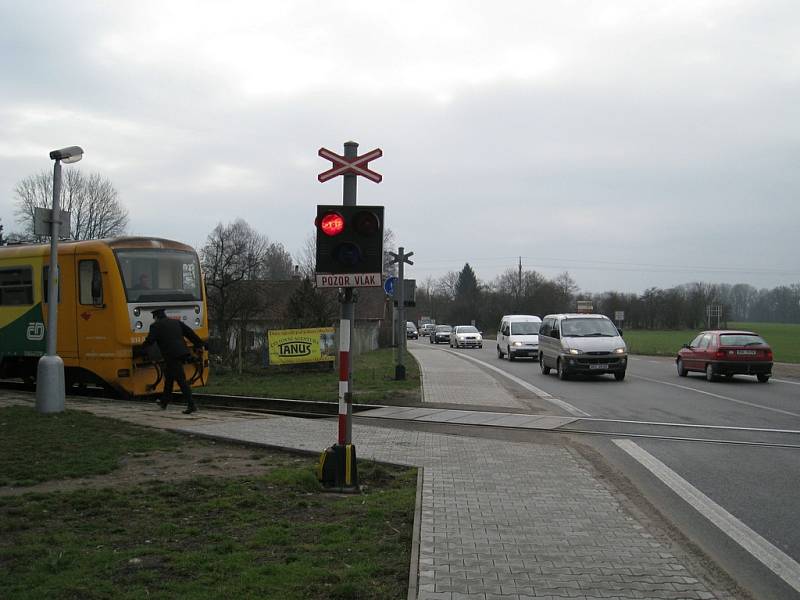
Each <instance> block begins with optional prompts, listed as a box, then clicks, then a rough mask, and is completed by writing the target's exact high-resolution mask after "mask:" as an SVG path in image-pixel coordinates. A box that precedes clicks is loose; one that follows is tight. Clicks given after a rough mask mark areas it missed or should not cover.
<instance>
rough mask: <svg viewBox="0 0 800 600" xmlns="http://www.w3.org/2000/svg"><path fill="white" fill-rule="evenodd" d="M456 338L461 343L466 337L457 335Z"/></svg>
mask: <svg viewBox="0 0 800 600" xmlns="http://www.w3.org/2000/svg"><path fill="white" fill-rule="evenodd" d="M456 337H457V338H458V339H459V340H462V341H463V340H465V339H466V336H464V335H457V336H456Z"/></svg>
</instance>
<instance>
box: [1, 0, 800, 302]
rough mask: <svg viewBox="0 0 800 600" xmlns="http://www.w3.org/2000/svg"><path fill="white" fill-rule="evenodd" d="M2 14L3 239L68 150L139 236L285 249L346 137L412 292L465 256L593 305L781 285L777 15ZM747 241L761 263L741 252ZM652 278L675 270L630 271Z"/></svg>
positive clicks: (490, 10)
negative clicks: (255, 237) (551, 279)
mask: <svg viewBox="0 0 800 600" xmlns="http://www.w3.org/2000/svg"><path fill="white" fill-rule="evenodd" d="M6 12H7V13H8V14H7V15H5V16H7V19H4V21H3V22H2V24H0V68H2V69H3V73H4V78H3V81H0V92H2V93H0V128H2V130H3V131H4V136H3V140H2V142H0V158H2V160H0V190H2V191H3V192H4V193H5V197H6V198H8V199H9V201H8V202H7V203H6V204H5V205H3V206H2V209H0V217H2V218H3V219H4V223H5V224H6V225H7V229H10V228H11V227H9V225H10V224H11V223H12V222H13V202H12V199H13V187H14V185H15V183H16V182H17V181H19V180H20V179H21V178H23V177H25V176H27V175H29V174H31V173H34V172H39V171H41V170H43V169H51V168H52V163H51V162H50V161H49V158H48V156H47V154H48V152H49V151H50V150H52V149H54V148H57V147H61V146H67V145H73V144H77V145H81V146H82V147H83V148H84V149H85V151H86V154H85V158H84V161H83V162H82V163H80V164H79V167H80V168H82V169H88V170H99V171H101V172H102V173H103V174H104V175H106V176H108V177H109V178H110V179H111V180H112V181H113V182H114V184H115V185H116V187H117V188H118V190H119V192H120V198H121V200H122V201H123V202H124V203H125V205H126V206H127V207H128V208H129V210H130V212H131V223H132V229H134V230H135V232H136V233H142V234H148V233H152V234H154V235H161V236H165V237H171V238H175V239H183V240H185V241H188V242H190V243H192V244H201V243H202V242H203V240H204V239H205V236H206V235H207V233H208V232H209V231H210V230H211V229H212V228H213V227H214V226H215V225H216V223H218V222H230V221H233V220H234V219H235V218H237V217H244V218H246V219H247V220H248V222H249V223H251V224H252V225H253V226H254V227H255V228H256V229H258V230H260V231H262V232H263V233H265V234H266V235H268V236H269V237H270V238H271V239H273V240H274V241H278V242H281V243H283V244H284V245H285V246H286V247H287V248H288V249H289V250H291V251H298V250H299V249H300V248H301V247H302V245H303V243H304V241H305V239H306V237H307V236H308V235H309V234H310V233H311V232H312V231H313V229H312V225H311V223H312V220H313V214H314V213H315V209H314V206H315V205H316V204H327V203H335V202H339V201H341V183H340V181H338V180H337V181H333V182H329V183H327V184H324V185H323V184H319V183H318V182H317V181H316V175H317V173H319V172H321V171H323V170H325V169H326V168H327V163H326V162H325V161H322V160H321V159H319V158H318V157H317V155H316V153H317V150H318V149H319V147H320V146H325V147H328V148H330V149H331V150H334V151H337V152H339V151H341V146H342V143H343V142H345V141H347V140H351V139H354V140H356V141H358V142H359V143H360V144H361V146H360V151H362V152H365V151H368V150H370V149H372V148H374V147H381V148H382V149H383V151H384V157H383V158H381V159H380V160H379V161H375V162H374V163H373V164H372V165H371V166H372V168H374V169H375V170H377V171H379V172H381V173H382V174H383V175H384V181H383V183H381V184H380V185H375V184H372V183H370V182H367V181H363V180H362V181H360V182H359V186H358V195H359V196H358V198H359V203H372V204H384V205H385V206H386V211H387V212H386V214H387V225H388V226H389V227H391V228H392V229H393V230H394V231H395V234H396V239H397V241H398V243H400V244H402V245H403V246H404V247H405V248H406V249H407V250H408V249H411V250H414V251H415V258H416V260H415V263H416V264H415V266H414V267H411V268H410V270H409V272H410V273H411V276H414V272H415V271H416V272H417V273H420V274H424V275H425V276H427V275H431V276H439V275H441V274H443V273H445V272H446V271H449V270H456V269H460V268H461V267H462V266H463V264H464V262H466V261H468V260H469V261H470V263H471V264H473V266H474V267H475V269H476V272H477V274H478V276H479V277H481V278H482V279H485V280H490V279H492V278H493V277H494V276H495V275H496V274H497V273H499V272H501V271H502V270H504V269H505V268H509V267H513V266H514V265H515V264H516V262H517V260H518V259H519V257H520V256H523V257H525V259H524V262H525V265H526V266H530V268H538V269H541V270H542V272H545V273H546V274H555V273H557V272H560V271H563V270H565V269H567V268H568V269H570V270H571V271H575V272H574V275H575V277H576V279H577V280H578V283H579V284H580V285H581V286H582V287H584V288H586V289H590V290H603V289H611V288H615V287H617V288H619V289H624V290H637V289H643V288H645V287H648V286H652V285H659V286H668V285H674V284H677V283H681V282H683V281H686V280H690V279H696V278H699V277H709V278H716V280H722V281H729V282H733V280H734V279H736V277H735V273H736V271H735V269H739V270H740V272H741V274H742V278H743V280H745V281H747V282H751V283H754V284H756V285H765V286H773V285H776V284H778V283H787V282H793V281H798V280H800V272H798V270H797V269H796V268H795V266H794V264H793V262H792V261H793V259H792V257H793V256H794V255H795V254H796V253H795V252H794V238H795V233H794V231H793V224H794V223H796V222H797V221H798V217H800V208H798V207H797V206H798V205H797V203H796V201H795V199H796V196H797V192H798V176H797V175H795V173H796V171H797V170H796V168H795V166H794V165H795V164H796V162H797V156H798V149H799V148H800V143H799V142H800V118H798V117H800V114H798V113H799V112H800V109H798V107H799V106H800V102H799V101H800V97H799V96H800V94H799V93H798V92H800V86H799V85H798V78H800V75H798V73H800V69H799V68H798V67H800V64H798V62H800V52H798V50H799V49H800V48H798V44H799V43H798V41H797V40H798V39H800V35H798V34H800V32H799V31H798V25H797V23H800V20H799V19H798V16H800V15H798V13H800V7H798V6H797V5H796V3H793V2H788V1H777V0H776V1H766V2H764V1H759V2H756V1H755V0H740V1H737V2H729V1H723V0H718V1H717V0H713V1H712V0H707V1H702V0H700V1H697V0H693V1H688V0H687V1H676V2H669V3H657V2H641V1H639V0H628V1H616V2H604V3H583V2H573V1H562V2H551V3H533V4H532V3H529V2H513V1H509V0H507V1H504V2H499V3H495V4H493V5H492V6H489V5H487V4H485V3H480V2H463V1H455V0H454V1H434V2H430V1H426V2H421V1H412V2H404V3H402V4H400V5H397V6H392V7H387V6H386V5H384V4H381V3H368V2H361V1H354V0H353V1H344V2H337V3H336V4H320V3H317V2H309V1H306V2H292V3H277V2H260V3H256V2H242V1H238V2H237V1H234V2H228V3H225V4H219V3H214V2H196V1H195V2H188V1H186V2H183V1H181V2H170V3H166V4H164V3H162V2H155V1H143V2H137V3H135V4H106V5H103V4H96V3H90V2H82V1H80V0H78V1H75V2H71V3H69V4H66V3H64V4H59V3H56V4H48V5H47V6H44V5H39V4H37V3H27V4H22V5H20V6H15V9H14V11H13V12H12V11H6ZM154 215H158V217H159V218H158V219H156V218H154ZM759 236H760V238H761V239H760V241H759V243H758V251H757V252H755V251H752V250H750V249H749V248H750V246H749V244H750V243H752V241H748V242H744V247H745V248H746V249H745V250H741V249H738V248H736V247H737V246H738V245H739V244H741V243H742V242H741V241H740V240H752V237H755V238H756V239H758V238H759ZM554 249H555V250H557V251H555V252H554ZM697 254H700V255H701V256H702V261H699V260H698V259H697V258H696V255H697ZM654 264H660V265H670V264H672V265H678V266H680V268H679V269H676V270H672V271H668V270H666V269H654V268H652V267H648V266H641V265H654ZM637 265H639V266H637ZM692 265H701V266H702V265H705V266H709V265H710V266H712V267H713V266H718V267H725V269H727V270H725V269H720V270H719V271H717V272H712V271H708V270H706V271H703V270H700V269H693V267H692ZM767 267H769V268H774V269H777V270H779V271H780V273H776V272H772V271H769V272H768V271H767V270H766V268H767ZM731 268H733V269H734V272H733V274H732V273H731V271H730V269H731ZM758 269H762V270H761V271H759V270H758ZM420 278H423V277H422V276H420Z"/></svg>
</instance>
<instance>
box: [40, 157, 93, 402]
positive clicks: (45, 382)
mask: <svg viewBox="0 0 800 600" xmlns="http://www.w3.org/2000/svg"><path fill="white" fill-rule="evenodd" d="M50 158H51V159H52V160H54V161H56V162H55V165H54V166H53V208H52V210H51V212H50V274H49V276H48V282H47V284H48V287H47V328H46V330H47V349H46V353H45V355H44V356H42V357H41V358H40V359H39V364H38V365H37V366H36V410H37V411H39V412H41V413H55V412H63V411H64V361H63V360H61V357H60V356H58V353H57V352H56V344H57V341H58V340H57V333H58V282H59V279H60V273H59V269H58V235H59V229H60V225H61V212H60V210H59V201H60V200H61V163H62V162H63V163H65V164H69V163H74V162H78V161H79V160H80V159H81V158H83V149H82V148H80V147H79V146H69V147H67V148H61V149H60V150H53V151H52V152H51V153H50Z"/></svg>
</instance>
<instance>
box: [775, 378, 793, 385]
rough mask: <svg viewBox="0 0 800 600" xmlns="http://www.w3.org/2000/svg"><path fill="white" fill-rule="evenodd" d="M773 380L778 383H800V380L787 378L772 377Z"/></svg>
mask: <svg viewBox="0 0 800 600" xmlns="http://www.w3.org/2000/svg"><path fill="white" fill-rule="evenodd" d="M772 381H774V382H776V383H788V384H789V385H800V381H787V380H785V379H775V378H774V377H773V378H772Z"/></svg>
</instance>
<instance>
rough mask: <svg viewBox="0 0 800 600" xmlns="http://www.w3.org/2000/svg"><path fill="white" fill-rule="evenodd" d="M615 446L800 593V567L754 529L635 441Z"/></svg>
mask: <svg viewBox="0 0 800 600" xmlns="http://www.w3.org/2000/svg"><path fill="white" fill-rule="evenodd" d="M614 443H615V444H616V445H617V446H619V447H620V448H621V449H622V450H624V451H625V452H627V453H628V454H630V455H631V457H633V458H634V459H636V461H638V462H639V463H640V464H641V465H642V466H644V467H645V468H646V469H648V470H649V471H650V472H651V473H653V475H655V476H656V477H658V478H659V479H660V480H661V481H662V482H663V483H664V485H666V486H667V487H669V488H670V489H671V490H672V491H673V492H675V493H676V494H677V495H678V496H680V497H681V498H682V499H683V500H684V501H685V502H686V503H688V504H689V505H690V506H691V507H693V508H694V509H695V510H697V512H699V513H700V514H701V515H703V516H704V517H705V518H706V519H708V520H709V521H711V522H712V523H713V524H714V525H716V526H717V527H719V529H720V530H721V531H722V532H723V533H725V535H727V536H728V537H730V538H731V539H732V540H733V541H735V542H736V543H737V544H739V545H740V546H741V547H742V548H744V549H745V550H747V551H748V552H749V553H750V554H752V555H753V556H754V557H755V558H756V559H757V560H758V561H760V562H761V563H762V564H763V565H764V566H765V567H767V568H768V569H769V570H770V571H772V572H773V573H775V574H776V575H777V576H778V577H780V578H781V579H783V580H784V581H785V582H786V583H788V584H789V585H790V586H792V587H793V588H794V589H795V590H797V591H798V592H800V564H798V563H797V562H796V561H795V560H794V559H793V558H792V557H790V556H788V555H787V554H786V553H785V552H783V551H782V550H780V549H779V548H777V547H775V546H774V545H772V544H771V543H770V542H768V541H767V540H766V539H764V538H763V537H761V536H760V535H759V534H758V533H756V532H755V531H753V530H752V529H750V528H749V527H748V526H747V525H745V524H744V523H742V522H741V521H740V520H739V519H737V518H736V517H734V516H733V515H732V514H730V513H729V512H728V511H726V510H725V509H724V508H722V507H721V506H720V505H719V504H717V503H716V502H714V501H713V500H712V499H711V498H709V497H708V496H706V495H705V494H704V493H703V492H701V491H700V490H698V489H697V488H696V487H694V486H693V485H692V484H691V483H689V482H688V481H686V480H685V479H683V478H682V477H681V476H680V475H678V474H677V473H676V472H675V471H673V470H672V469H670V468H669V467H668V466H667V465H665V464H664V463H663V462H661V461H660V460H658V459H657V458H656V457H655V456H653V455H652V454H650V453H649V452H647V451H646V450H644V449H642V448H641V447H639V446H638V445H637V444H636V443H634V442H632V441H631V440H623V439H620V440H614Z"/></svg>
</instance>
